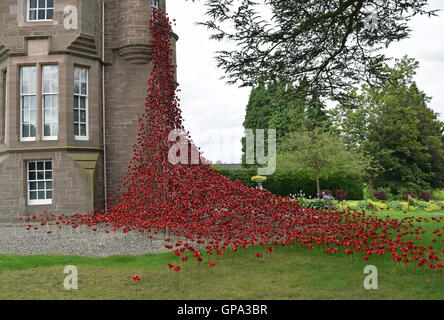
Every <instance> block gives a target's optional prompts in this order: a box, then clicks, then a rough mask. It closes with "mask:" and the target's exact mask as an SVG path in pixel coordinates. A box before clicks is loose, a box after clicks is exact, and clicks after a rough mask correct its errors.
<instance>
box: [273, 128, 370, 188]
mask: <svg viewBox="0 0 444 320" xmlns="http://www.w3.org/2000/svg"><path fill="white" fill-rule="evenodd" d="M368 165H369V164H368V161H367V159H366V158H365V157H364V156H363V154H362V153H360V152H358V151H348V150H347V149H346V147H345V146H344V145H343V144H342V143H341V142H340V141H339V139H338V137H336V136H335V135H333V134H331V133H330V132H325V131H323V130H322V129H321V128H315V129H314V130H313V131H310V132H309V131H305V132H293V133H291V134H289V135H288V137H287V138H286V140H285V141H284V142H283V144H282V153H281V154H279V155H278V167H279V166H280V167H282V166H286V168H291V169H293V170H301V169H309V170H313V172H314V174H315V181H316V189H317V193H318V194H319V192H320V190H321V184H320V176H321V175H328V173H329V172H342V173H351V174H354V175H360V174H362V172H363V171H365V169H367V167H368Z"/></svg>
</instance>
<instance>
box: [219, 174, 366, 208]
mask: <svg viewBox="0 0 444 320" xmlns="http://www.w3.org/2000/svg"><path fill="white" fill-rule="evenodd" d="M215 169H216V170H217V171H218V172H219V173H221V174H222V175H224V176H226V177H227V178H229V179H230V180H232V181H236V180H240V181H241V182H242V183H243V184H244V185H246V186H251V187H254V186H256V184H255V183H254V182H253V181H251V177H253V176H256V175H257V170H256V169H254V168H251V169H230V170H226V169H220V168H218V167H215ZM319 182H320V185H321V189H323V190H331V191H332V193H333V196H335V195H336V190H339V189H342V190H345V191H347V192H348V199H349V200H363V198H364V183H363V181H362V179H361V178H360V177H357V176H353V175H347V174H343V173H332V174H330V175H329V176H327V177H320V179H319ZM262 185H263V187H264V188H265V189H267V190H269V191H270V192H272V193H274V194H276V195H279V196H288V195H291V194H299V193H300V191H301V190H302V192H303V193H304V194H305V195H306V197H308V196H312V197H314V196H316V193H317V192H316V181H315V175H314V172H313V171H311V170H304V171H277V172H276V173H275V174H274V175H272V176H269V177H267V180H266V181H265V182H264V183H263V184H262Z"/></svg>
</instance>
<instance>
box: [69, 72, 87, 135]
mask: <svg viewBox="0 0 444 320" xmlns="http://www.w3.org/2000/svg"><path fill="white" fill-rule="evenodd" d="M76 70H79V71H81V70H85V71H86V94H82V93H81V92H82V82H83V83H84V82H85V81H82V79H81V76H80V74H81V73H80V72H79V77H80V78H79V80H76V79H75V76H74V88H73V92H74V96H73V99H74V100H75V98H76V97H77V98H78V100H79V102H78V108H76V106H75V103H74V100H73V128H74V125H75V123H78V125H79V135H77V134H76V132H75V130H74V136H75V140H79V141H88V140H89V69H88V68H86V67H80V66H74V75H75V72H76ZM76 82H78V83H79V93H76V92H75V85H76ZM80 98H85V109H86V115H85V117H86V119H85V120H86V121H85V122H81V121H80V110H81V109H80ZM75 110H78V112H79V121H78V122H77V121H76V119H75V116H74V113H75V112H74V111H75ZM81 124H85V125H86V136H82V135H80V133H81V131H80V125H81Z"/></svg>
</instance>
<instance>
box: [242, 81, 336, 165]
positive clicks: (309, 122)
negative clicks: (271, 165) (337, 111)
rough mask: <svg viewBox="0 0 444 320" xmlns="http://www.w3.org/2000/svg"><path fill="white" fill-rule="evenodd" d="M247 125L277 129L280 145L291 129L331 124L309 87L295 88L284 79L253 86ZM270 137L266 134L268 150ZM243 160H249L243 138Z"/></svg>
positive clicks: (322, 105)
mask: <svg viewBox="0 0 444 320" xmlns="http://www.w3.org/2000/svg"><path fill="white" fill-rule="evenodd" d="M243 125H244V128H245V129H253V130H254V129H275V130H276V138H277V146H278V148H279V146H280V145H281V144H282V141H283V140H284V139H285V137H286V136H287V135H288V133H290V132H296V131H301V130H304V129H306V130H312V129H313V128H315V127H319V126H322V125H324V126H325V127H327V128H328V127H329V126H330V122H329V117H328V115H327V112H326V111H325V105H324V104H323V103H322V102H321V101H320V99H319V98H318V97H312V96H310V95H309V93H308V92H307V88H304V87H301V88H297V89H296V88H295V87H293V86H292V85H289V84H285V83H282V82H276V83H270V84H268V85H265V84H264V83H261V84H259V85H258V86H256V87H255V88H253V89H252V91H251V93H250V98H249V101H248V104H247V107H246V114H245V121H244V123H243ZM267 146H268V140H267V136H265V151H267ZM242 152H243V154H242V164H243V165H244V167H248V166H249V165H247V164H246V154H245V152H246V140H245V138H243V139H242Z"/></svg>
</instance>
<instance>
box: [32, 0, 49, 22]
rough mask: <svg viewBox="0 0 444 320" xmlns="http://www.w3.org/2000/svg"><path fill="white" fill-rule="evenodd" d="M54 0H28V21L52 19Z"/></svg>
mask: <svg viewBox="0 0 444 320" xmlns="http://www.w3.org/2000/svg"><path fill="white" fill-rule="evenodd" d="M53 18H54V0H28V21H52V20H53Z"/></svg>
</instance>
